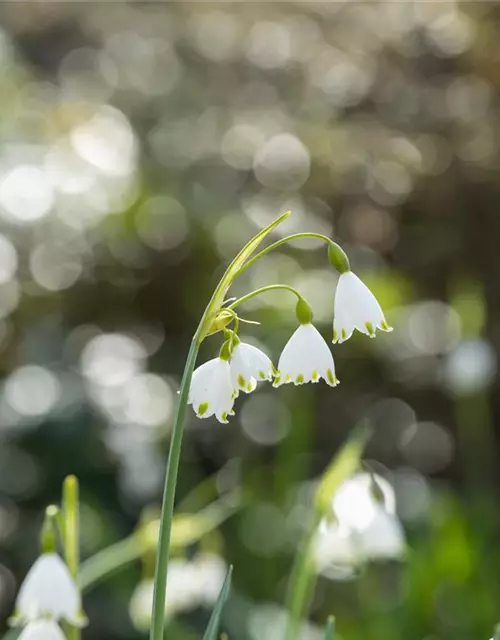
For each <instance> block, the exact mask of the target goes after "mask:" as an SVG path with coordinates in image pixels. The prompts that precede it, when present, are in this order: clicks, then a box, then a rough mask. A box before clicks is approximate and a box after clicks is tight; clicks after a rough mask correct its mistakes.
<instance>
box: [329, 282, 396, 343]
mask: <svg viewBox="0 0 500 640" xmlns="http://www.w3.org/2000/svg"><path fill="white" fill-rule="evenodd" d="M334 307H335V312H334V316H335V317H334V321H333V342H344V341H345V340H347V339H348V338H350V337H351V335H352V333H353V331H354V329H357V330H358V331H361V333H365V334H366V335H368V336H370V338H374V337H375V330H376V329H381V330H382V331H392V327H390V326H389V325H388V324H387V321H386V319H385V316H384V313H383V311H382V309H381V307H380V305H379V303H378V302H377V299H376V298H375V296H374V295H373V293H372V292H371V291H370V289H368V287H367V286H366V284H364V283H363V282H362V281H361V280H360V279H359V278H358V276H357V275H355V274H354V273H353V272H352V271H346V272H345V273H342V274H341V276H340V278H339V281H338V284H337V291H336V293H335V304H334Z"/></svg>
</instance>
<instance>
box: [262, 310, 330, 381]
mask: <svg viewBox="0 0 500 640" xmlns="http://www.w3.org/2000/svg"><path fill="white" fill-rule="evenodd" d="M320 378H323V379H324V380H325V382H326V383H327V384H329V385H330V386H331V387H335V386H336V385H337V384H338V383H339V381H338V380H337V378H336V376H335V365H334V363H333V356H332V352H331V351H330V347H329V346H328V345H327V343H326V342H325V340H324V338H323V336H322V335H321V334H320V332H319V331H318V330H317V329H316V327H315V326H314V325H312V324H311V323H306V324H301V325H300V327H299V328H298V329H297V330H296V331H295V333H294V334H293V335H292V337H291V338H290V340H289V341H288V342H287V343H286V345H285V348H284V349H283V351H282V353H281V356H280V359H279V363H278V375H277V377H276V379H275V381H274V385H273V386H275V387H279V386H280V385H282V384H286V383H287V382H293V383H294V384H296V385H297V384H304V383H305V382H318V381H319V379H320Z"/></svg>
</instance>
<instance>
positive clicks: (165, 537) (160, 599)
mask: <svg viewBox="0 0 500 640" xmlns="http://www.w3.org/2000/svg"><path fill="white" fill-rule="evenodd" d="M198 345H199V340H198V339H193V341H192V342H191V347H190V349H189V353H188V357H187V360H186V365H185V367H184V374H183V376H182V382H181V388H180V394H179V400H178V403H177V411H176V415H175V419H174V425H173V429H172V438H171V440H170V451H169V454H168V461H167V472H166V475H165V488H164V490H163V503H162V507H161V515H160V532H159V537H158V553H157V556H156V568H155V577H154V594H153V613H152V618H151V630H150V633H149V638H150V640H163V629H164V626H165V596H166V590H167V570H168V559H169V552H170V535H171V532H172V517H173V512H174V500H175V487H176V484H177V473H178V470H179V459H180V456H181V445H182V435H183V431H184V416H185V414H186V408H187V401H188V396H189V387H190V385H191V378H192V375H193V370H194V365H195V362H196V356H197V355H198Z"/></svg>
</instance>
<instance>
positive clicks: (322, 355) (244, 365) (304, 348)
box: [188, 270, 392, 423]
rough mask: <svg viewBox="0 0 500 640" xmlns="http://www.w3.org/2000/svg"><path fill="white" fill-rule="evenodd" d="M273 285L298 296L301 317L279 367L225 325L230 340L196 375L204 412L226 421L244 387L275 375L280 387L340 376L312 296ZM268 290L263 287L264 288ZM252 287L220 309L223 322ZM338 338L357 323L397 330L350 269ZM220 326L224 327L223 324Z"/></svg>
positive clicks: (196, 398)
mask: <svg viewBox="0 0 500 640" xmlns="http://www.w3.org/2000/svg"><path fill="white" fill-rule="evenodd" d="M271 288H285V289H288V290H291V291H292V292H294V293H295V294H296V295H297V297H298V300H299V301H298V303H297V318H298V320H299V322H300V326H299V327H298V328H297V330H296V331H295V332H294V334H293V335H292V336H291V338H290V339H289V340H288V342H287V343H286V345H285V347H284V349H283V351H282V353H281V356H280V358H279V362H278V367H277V369H275V368H274V366H273V363H272V362H271V360H270V358H269V357H268V356H267V355H266V354H265V353H264V352H263V351H261V350H260V349H258V348H257V347H254V346H252V345H250V344H246V343H244V342H241V341H240V339H239V338H238V336H237V334H236V331H230V330H227V329H226V330H225V333H226V337H227V341H226V342H225V343H224V345H223V347H222V349H221V352H220V354H219V356H218V357H217V358H213V359H212V360H209V361H208V362H205V363H204V364H202V365H201V366H200V367H198V368H197V369H196V370H195V371H194V373H193V377H192V380H191V387H190V391H189V397H188V404H191V405H192V406H193V409H194V411H195V413H196V415H197V416H198V418H208V417H210V416H213V415H215V417H216V418H217V419H218V420H219V421H220V422H224V423H225V422H227V421H228V417H229V416H232V415H234V410H233V406H234V401H235V399H236V398H237V397H238V395H239V392H240V391H243V392H244V393H251V392H252V391H254V390H255V389H256V387H257V383H258V382H263V381H266V380H267V381H273V386H274V387H279V386H280V385H282V384H287V383H293V384H295V385H300V384H304V383H307V382H319V380H320V379H323V380H324V381H325V382H326V383H327V384H328V385H330V386H331V387H335V386H336V385H337V384H338V383H339V381H338V379H337V377H336V375H335V364H334V361H333V356H332V353H331V351H330V348H329V346H328V344H327V343H326V341H325V340H324V338H323V337H322V336H321V334H320V333H319V331H318V330H317V329H316V327H315V326H314V325H313V324H312V312H311V309H310V307H309V305H308V304H307V302H306V301H305V300H304V299H303V298H302V297H301V296H300V294H299V293H298V292H296V291H295V290H293V289H292V288H291V287H287V286H285V285H271V287H265V288H264V289H263V290H268V289H271ZM263 290H262V291H263ZM258 293H260V291H257V292H252V294H249V295H248V296H245V298H244V299H241V300H239V301H237V302H236V303H234V304H233V305H231V306H230V307H227V308H224V309H223V310H222V312H221V314H220V318H221V323H222V320H223V321H224V323H226V322H230V321H231V320H232V319H235V320H236V322H237V320H238V318H237V316H236V313H235V312H234V311H232V309H233V308H234V307H235V306H236V305H237V304H239V302H242V301H244V300H246V299H248V298H249V297H251V296H252V295H256V294H258ZM334 307H335V309H334V318H335V319H334V323H333V342H334V343H336V342H339V343H340V342H344V341H345V340H347V339H348V338H349V337H350V336H351V335H352V333H353V332H354V330H355V329H357V330H358V331H360V332H361V333H365V334H366V335H368V336H370V337H371V338H373V337H375V332H376V329H380V330H382V331H392V329H391V327H390V326H389V325H388V324H387V322H386V320H385V317H384V314H383V312H382V309H381V307H380V305H379V303H378V302H377V300H376V298H375V296H374V295H373V293H372V292H371V291H370V289H368V287H367V286H366V285H365V284H364V283H363V282H362V281H361V280H360V279H359V278H358V277H357V276H356V275H355V274H354V273H353V272H352V271H350V270H347V271H345V272H343V273H342V274H341V275H340V278H339V282H338V285H337V291H336V294H335V304H334ZM216 328H217V329H219V328H220V325H217V321H216Z"/></svg>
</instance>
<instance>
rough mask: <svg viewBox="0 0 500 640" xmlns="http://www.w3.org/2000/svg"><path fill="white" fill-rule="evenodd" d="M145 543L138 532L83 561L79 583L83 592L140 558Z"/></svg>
mask: <svg viewBox="0 0 500 640" xmlns="http://www.w3.org/2000/svg"><path fill="white" fill-rule="evenodd" d="M143 553H144V545H143V544H142V542H141V539H140V536H139V535H138V534H137V533H134V534H133V535H131V536H129V537H128V538H125V539H124V540H120V541H119V542H115V543H114V544H112V545H110V546H109V547H106V548H105V549H103V550H102V551H99V552H98V553H96V554H95V555H94V556H92V557H91V558H89V559H88V560H86V561H85V562H84V563H82V569H81V571H80V579H79V581H78V585H79V587H80V589H81V590H82V591H83V592H86V591H87V590H88V589H90V587H93V586H94V585H95V584H97V583H99V582H100V581H101V580H103V579H104V578H106V577H107V576H109V575H112V574H113V573H115V571H118V570H119V569H121V568H122V567H124V566H125V565H127V564H128V563H130V562H133V561H134V560H138V559H139V558H140V557H141V556H142V555H143Z"/></svg>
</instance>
